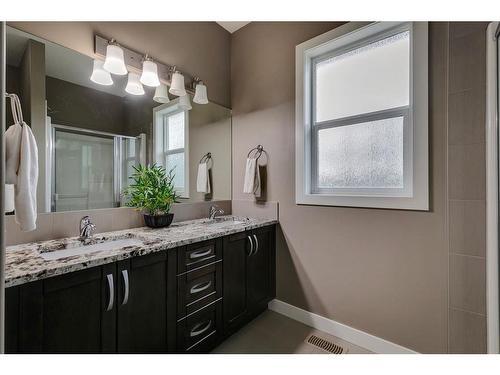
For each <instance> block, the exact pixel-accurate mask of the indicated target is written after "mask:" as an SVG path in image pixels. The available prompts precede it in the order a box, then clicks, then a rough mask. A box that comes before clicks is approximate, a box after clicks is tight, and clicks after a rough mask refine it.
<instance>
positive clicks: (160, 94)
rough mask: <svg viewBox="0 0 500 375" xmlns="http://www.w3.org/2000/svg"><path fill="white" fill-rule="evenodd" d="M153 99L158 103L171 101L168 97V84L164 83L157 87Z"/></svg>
mask: <svg viewBox="0 0 500 375" xmlns="http://www.w3.org/2000/svg"><path fill="white" fill-rule="evenodd" d="M153 100H154V101H155V102H157V103H168V102H169V101H170V99H169V97H168V88H167V86H166V85H164V84H163V83H162V84H160V86H158V87H157V88H156V90H155V96H153Z"/></svg>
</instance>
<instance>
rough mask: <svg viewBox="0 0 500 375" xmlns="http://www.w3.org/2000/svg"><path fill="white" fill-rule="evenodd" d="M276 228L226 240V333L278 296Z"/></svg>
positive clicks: (236, 235) (243, 322)
mask: <svg viewBox="0 0 500 375" xmlns="http://www.w3.org/2000/svg"><path fill="white" fill-rule="evenodd" d="M274 243H275V227H274V226H269V227H263V228H259V229H255V230H252V231H247V232H245V233H236V234H234V235H231V236H227V237H225V238H224V269H223V274H224V294H223V297H224V334H225V335H230V334H232V333H234V332H235V331H236V330H238V329H239V328H240V327H241V326H243V325H244V324H246V323H247V322H248V321H250V320H251V319H253V318H254V317H255V316H257V315H258V314H260V313H261V312H262V311H264V310H265V309H266V308H267V304H268V303H269V301H271V300H272V299H273V298H274V297H275V295H276V281H275V279H276V271H275V270H276V255H275V245H274Z"/></svg>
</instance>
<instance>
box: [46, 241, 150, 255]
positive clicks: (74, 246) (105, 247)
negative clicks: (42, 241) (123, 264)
mask: <svg viewBox="0 0 500 375" xmlns="http://www.w3.org/2000/svg"><path fill="white" fill-rule="evenodd" d="M96 241H98V242H97V243H95V242H94V243H91V244H88V245H86V244H85V243H82V242H81V241H75V242H73V243H67V244H64V245H63V246H64V247H63V248H62V247H61V245H59V246H57V245H55V246H53V247H50V246H49V247H45V248H44V247H42V248H40V249H39V250H38V252H39V253H40V256H41V257H42V258H43V259H45V260H58V259H62V258H68V257H71V256H76V255H85V254H91V253H95V252H98V251H109V250H116V249H120V248H123V247H128V246H138V245H141V244H142V243H143V241H142V240H140V239H138V238H120V239H101V240H96Z"/></svg>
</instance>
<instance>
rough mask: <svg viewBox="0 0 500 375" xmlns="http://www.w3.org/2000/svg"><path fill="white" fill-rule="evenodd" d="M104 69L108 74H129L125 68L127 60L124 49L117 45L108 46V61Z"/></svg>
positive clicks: (105, 62)
mask: <svg viewBox="0 0 500 375" xmlns="http://www.w3.org/2000/svg"><path fill="white" fill-rule="evenodd" d="M103 67H104V69H106V70H107V71H108V72H110V73H113V74H117V75H120V76H123V75H125V74H127V67H126V66H125V58H124V55H123V49H121V48H120V46H117V45H116V44H108V47H107V48H106V60H105V61H104V66H103Z"/></svg>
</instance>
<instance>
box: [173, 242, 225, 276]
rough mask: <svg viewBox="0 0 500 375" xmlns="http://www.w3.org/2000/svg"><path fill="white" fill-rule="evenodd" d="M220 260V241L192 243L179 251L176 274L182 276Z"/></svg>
mask: <svg viewBox="0 0 500 375" xmlns="http://www.w3.org/2000/svg"><path fill="white" fill-rule="evenodd" d="M221 258H222V239H220V238H217V239H213V240H208V241H203V242H198V243H194V244H191V245H188V246H186V247H185V248H184V249H183V250H181V251H179V253H178V257H177V272H178V274H182V273H184V272H188V271H191V270H194V269H196V268H199V267H201V266H204V265H206V264H209V263H213V262H215V261H216V260H219V259H221Z"/></svg>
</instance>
